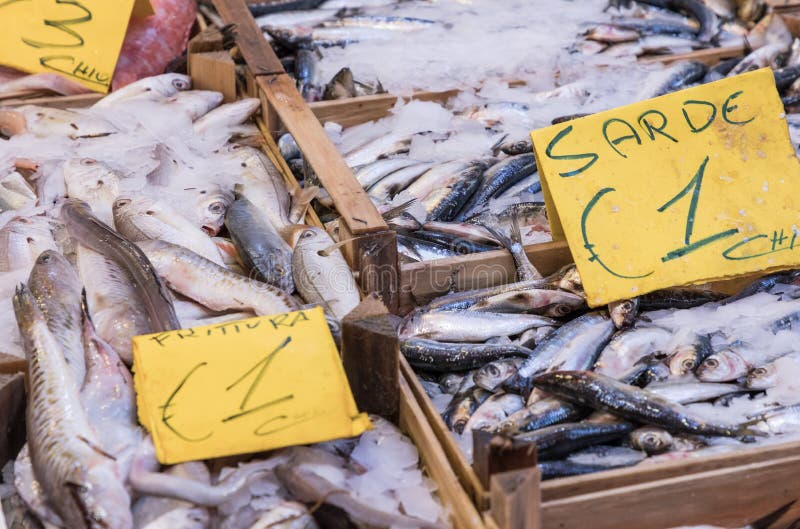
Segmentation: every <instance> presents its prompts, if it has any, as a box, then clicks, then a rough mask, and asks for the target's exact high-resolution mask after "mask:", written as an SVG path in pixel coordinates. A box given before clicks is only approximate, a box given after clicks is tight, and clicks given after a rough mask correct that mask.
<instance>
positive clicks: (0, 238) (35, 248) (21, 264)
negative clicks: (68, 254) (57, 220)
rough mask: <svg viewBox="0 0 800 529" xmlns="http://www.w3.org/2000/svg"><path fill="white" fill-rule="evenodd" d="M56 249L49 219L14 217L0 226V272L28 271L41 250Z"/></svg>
mask: <svg viewBox="0 0 800 529" xmlns="http://www.w3.org/2000/svg"><path fill="white" fill-rule="evenodd" d="M57 249H58V248H57V246H56V242H55V239H54V238H53V232H52V231H51V221H50V219H48V218H46V217H41V216H31V217H14V218H12V219H11V220H9V221H8V222H7V223H6V224H5V226H3V227H2V228H0V272H9V271H13V270H25V271H29V270H30V269H31V267H32V266H33V263H34V262H35V260H36V258H37V257H39V255H41V253H42V252H45V251H47V250H57ZM26 273H27V272H26Z"/></svg>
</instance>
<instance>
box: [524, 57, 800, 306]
mask: <svg viewBox="0 0 800 529" xmlns="http://www.w3.org/2000/svg"><path fill="white" fill-rule="evenodd" d="M531 138H532V139H533V145H534V152H535V154H536V160H537V162H538V164H539V168H540V174H541V176H542V187H543V188H544V195H545V201H546V202H547V210H548V213H549V216H550V222H551V227H552V230H553V236H554V238H555V239H563V238H566V240H567V242H568V243H569V247H570V250H571V252H572V255H573V257H574V258H575V262H576V264H577V266H578V271H579V272H580V274H581V278H582V280H583V284H584V288H585V290H586V294H587V300H588V302H589V304H590V305H591V306H598V305H601V304H604V303H608V302H611V301H615V300H619V299H625V298H630V297H635V296H637V295H640V294H644V293H647V292H651V291H653V290H658V289H660V288H665V287H670V286H676V285H684V284H691V283H701V282H705V281H709V280H712V279H720V278H724V277H729V276H734V275H740V274H744V273H748V272H756V271H763V270H777V269H782V268H790V267H793V266H796V265H798V264H800V237H798V235H800V193H798V191H799V190H800V164H798V160H797V157H796V156H795V152H794V148H793V147H792V144H791V141H790V139H789V133H788V128H787V124H786V120H785V115H784V109H783V105H782V103H781V100H780V97H779V95H778V92H777V90H776V89H775V83H774V79H773V75H772V72H771V70H769V69H763V70H758V71H755V72H751V73H747V74H744V75H740V76H737V77H734V78H730V79H723V80H721V81H717V82H714V83H710V84H707V85H703V86H699V87H696V88H690V89H688V90H683V91H680V92H676V93H673V94H669V95H665V96H662V97H658V98H655V99H651V100H648V101H643V102H640V103H635V104H633V105H629V106H626V107H621V108H617V109H614V110H609V111H606V112H601V113H599V114H594V115H591V116H587V117H584V118H580V119H576V120H573V121H569V122H566V123H562V124H559V125H556V126H552V127H547V128H544V129H540V130H537V131H535V132H533V133H532V134H531Z"/></svg>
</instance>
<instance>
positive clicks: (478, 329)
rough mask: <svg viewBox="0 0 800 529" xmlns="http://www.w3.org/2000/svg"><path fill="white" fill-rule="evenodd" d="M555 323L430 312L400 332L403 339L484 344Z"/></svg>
mask: <svg viewBox="0 0 800 529" xmlns="http://www.w3.org/2000/svg"><path fill="white" fill-rule="evenodd" d="M555 324H556V321H555V320H553V319H551V318H546V317H544V316H538V315H534V314H494V313H491V312H472V311H466V312H429V313H419V314H415V315H414V316H413V317H412V318H411V319H410V320H408V321H407V322H405V323H404V324H403V325H402V327H401V329H400V337H401V338H409V337H414V336H417V337H420V338H430V339H433V340H442V341H451V342H483V341H486V340H488V339H489V338H491V337H493V336H513V335H516V334H520V333H522V332H523V331H526V330H527V329H530V328H533V327H541V326H544V325H555Z"/></svg>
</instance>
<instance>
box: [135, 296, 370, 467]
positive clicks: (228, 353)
mask: <svg viewBox="0 0 800 529" xmlns="http://www.w3.org/2000/svg"><path fill="white" fill-rule="evenodd" d="M133 355H134V365H133V368H134V383H135V386H136V395H137V404H138V407H139V421H140V422H141V423H142V424H143V425H144V426H145V427H146V428H147V429H148V430H149V431H150V433H151V434H152V436H153V442H154V444H155V447H156V455H157V457H158V460H159V461H160V462H161V463H163V464H174V463H180V462H183V461H191V460H195V459H206V458H213V457H221V456H226V455H233V454H243V453H249V452H259V451H263V450H269V449H272V448H279V447H283V446H291V445H297V444H305V443H316V442H321V441H328V440H331V439H338V438H341V437H352V436H354V435H358V434H360V433H362V432H364V431H365V430H367V429H368V428H370V427H371V425H370V422H369V418H368V417H367V415H366V414H363V413H359V412H358V409H357V408H356V404H355V400H354V399H353V395H352V393H351V392H350V386H349V385H348V383H347V378H346V377H345V373H344V369H343V368H342V363H341V360H340V358H339V353H338V351H337V349H336V344H335V343H334V342H333V338H332V337H331V334H330V331H329V329H328V325H327V323H326V321H325V315H324V312H323V310H322V309H321V308H315V309H310V310H302V311H297V312H289V313H286V314H278V315H274V316H264V317H259V318H251V319H246V320H239V321H232V322H226V323H220V324H216V325H208V326H204V327H193V328H191V329H184V330H179V331H171V332H165V333H160V334H148V335H144V336H137V337H135V338H134V339H133Z"/></svg>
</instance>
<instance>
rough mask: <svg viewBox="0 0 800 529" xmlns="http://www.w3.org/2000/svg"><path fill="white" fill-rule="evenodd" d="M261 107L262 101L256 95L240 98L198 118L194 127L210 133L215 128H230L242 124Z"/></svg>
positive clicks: (200, 132) (202, 132)
mask: <svg viewBox="0 0 800 529" xmlns="http://www.w3.org/2000/svg"><path fill="white" fill-rule="evenodd" d="M260 107H261V101H259V100H258V98H255V97H247V98H244V99H239V100H238V101H235V102H233V103H226V104H224V105H222V106H220V107H217V108H215V109H214V110H211V111H210V112H208V113H207V114H205V115H204V116H202V117H200V118H198V119H197V120H196V121H195V122H194V123H193V124H192V128H193V129H194V131H195V132H196V133H198V134H209V133H211V132H212V131H214V130H215V129H228V128H230V127H233V126H235V125H241V124H242V123H244V122H245V121H247V120H248V119H250V117H251V116H252V115H253V114H254V113H255V112H256V111H257V110H258V109H259V108H260Z"/></svg>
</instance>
